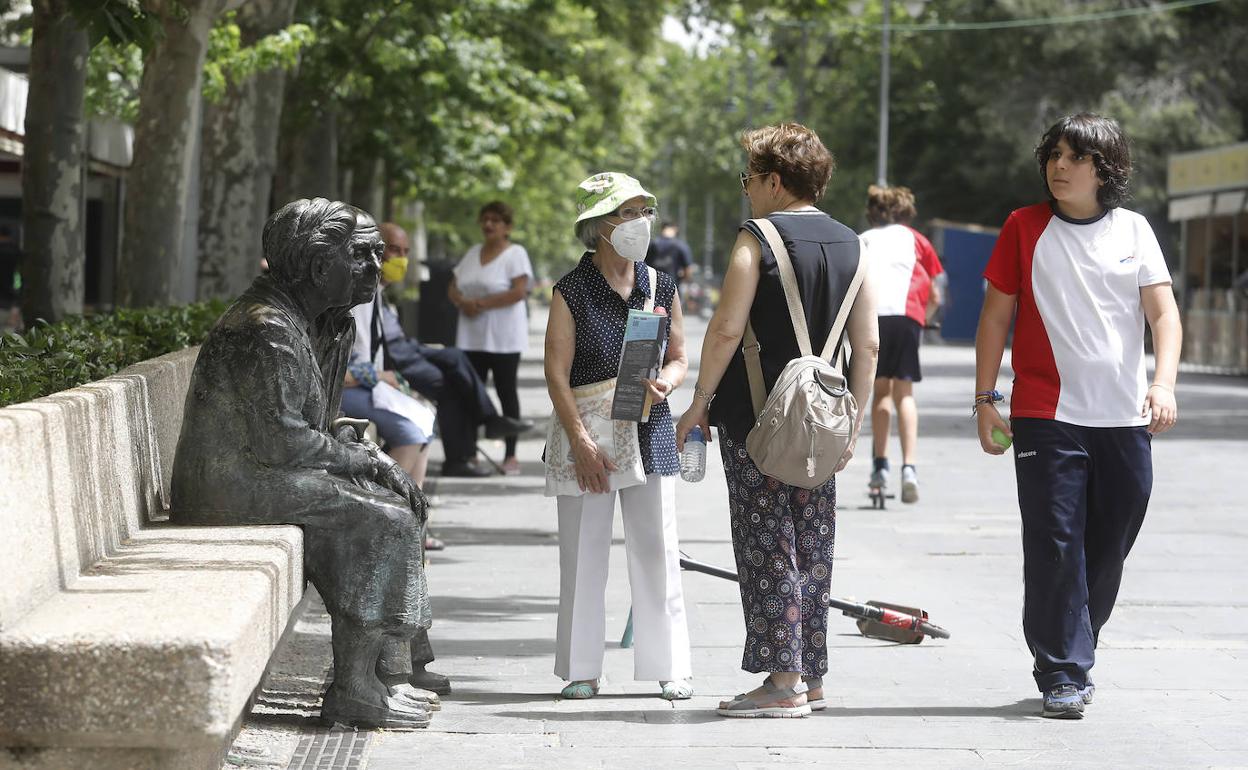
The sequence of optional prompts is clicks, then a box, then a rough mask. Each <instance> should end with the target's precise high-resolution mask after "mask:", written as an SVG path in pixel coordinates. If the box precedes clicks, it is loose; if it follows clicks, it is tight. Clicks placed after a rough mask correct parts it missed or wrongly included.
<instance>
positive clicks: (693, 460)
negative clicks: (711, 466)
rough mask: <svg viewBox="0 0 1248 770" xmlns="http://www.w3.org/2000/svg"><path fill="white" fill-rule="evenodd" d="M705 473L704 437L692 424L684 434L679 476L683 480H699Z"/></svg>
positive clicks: (698, 428)
mask: <svg viewBox="0 0 1248 770" xmlns="http://www.w3.org/2000/svg"><path fill="white" fill-rule="evenodd" d="M705 475H706V437H705V436H703V435H702V429H701V428H700V427H698V426H696V425H695V426H694V427H693V430H691V431H689V435H688V436H685V451H683V452H681V453H680V477H681V478H682V479H684V480H685V481H701V480H702V477H703V476H705Z"/></svg>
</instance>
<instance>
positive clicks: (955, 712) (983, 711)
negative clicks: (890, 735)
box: [811, 698, 1042, 721]
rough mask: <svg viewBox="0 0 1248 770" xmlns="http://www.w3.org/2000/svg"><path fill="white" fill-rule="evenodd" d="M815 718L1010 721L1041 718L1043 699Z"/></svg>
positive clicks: (844, 711) (857, 710)
mask: <svg viewBox="0 0 1248 770" xmlns="http://www.w3.org/2000/svg"><path fill="white" fill-rule="evenodd" d="M811 716H813V717H817V718H818V717H839V718H842V719H843V718H845V717H866V718H868V719H871V718H875V717H988V718H993V719H1006V720H1009V721H1018V720H1024V719H1026V720H1031V719H1041V718H1042V717H1041V716H1040V699H1039V698H1024V699H1022V700H1019V701H1015V702H1014V703H1004V704H1002V705H1000V706H876V707H870V706H868V707H853V708H831V707H829V708H828V709H826V710H824V711H818V712H815V713H814V714H812V715H811Z"/></svg>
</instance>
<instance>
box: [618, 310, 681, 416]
mask: <svg viewBox="0 0 1248 770" xmlns="http://www.w3.org/2000/svg"><path fill="white" fill-rule="evenodd" d="M667 324H668V317H667V316H666V315H660V314H658V313H647V312H645V311H642V310H630V311H628V323H627V325H626V326H625V327H624V348H623V350H621V351H620V370H619V375H618V376H617V378H616V381H615V399H614V400H613V401H612V402H611V419H613V420H629V421H631V422H647V421H649V419H650V405H651V397H650V392H649V391H648V390H647V389H646V383H645V382H643V380H647V379H649V380H653V379H654V378H655V377H658V376H659V369H660V368H662V366H663V353H664V351H665V350H666V348H667V344H666V339H667Z"/></svg>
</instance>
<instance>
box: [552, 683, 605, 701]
mask: <svg viewBox="0 0 1248 770" xmlns="http://www.w3.org/2000/svg"><path fill="white" fill-rule="evenodd" d="M597 694H598V680H596V679H590V680H587V681H580V682H568V684H567V686H566V687H564V688H563V689H562V690H560V691H559V697H560V698H563V699H564V700H589V699H590V698H592V697H594V696H595V695H597Z"/></svg>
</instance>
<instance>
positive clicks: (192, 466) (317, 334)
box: [170, 276, 430, 633]
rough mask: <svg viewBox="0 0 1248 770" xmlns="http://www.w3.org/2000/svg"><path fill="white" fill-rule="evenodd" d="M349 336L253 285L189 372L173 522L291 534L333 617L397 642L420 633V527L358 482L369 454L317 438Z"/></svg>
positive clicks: (396, 501)
mask: <svg viewBox="0 0 1248 770" xmlns="http://www.w3.org/2000/svg"><path fill="white" fill-rule="evenodd" d="M353 333H354V330H353V329H352V328H351V327H350V324H349V322H345V318H344V316H343V314H342V313H338V314H331V317H322V318H320V319H309V318H306V317H305V315H304V313H303V311H302V310H301V309H300V308H299V306H298V305H297V303H295V302H294V300H293V299H292V298H291V297H290V296H289V295H288V294H286V293H285V292H284V291H282V289H281V288H280V287H278V286H277V285H276V284H275V283H274V282H273V281H272V280H271V279H270V278H268V277H267V276H261V277H259V278H257V279H256V281H255V282H254V283H253V284H252V285H251V287H250V288H249V289H248V290H247V291H246V292H244V293H243V294H242V296H240V297H239V298H238V299H237V300H236V301H235V302H234V303H233V304H232V305H231V306H230V307H229V308H228V309H227V310H226V311H225V313H224V314H223V315H222V316H221V319H220V320H219V321H218V322H217V324H216V326H215V327H213V329H212V331H211V332H210V333H209V335H208V338H207V339H206V340H205V341H204V344H203V346H202V348H201V349H200V352H199V358H198V360H197V361H196V363H195V369H194V372H193V374H192V375H191V385H190V388H189V390H188V392H187V396H186V407H185V412H184V417H183V424H182V433H181V436H180V437H179V440H178V448H177V454H176V455H175V458H174V466H173V483H172V511H171V513H170V520H171V521H172V522H174V523H175V524H177V523H180V524H199V525H203V524H212V525H221V524H228V525H239V524H296V525H299V526H302V527H303V529H304V554H305V569H306V571H307V574H308V577H309V579H310V580H311V581H312V583H313V584H314V585H315V586H316V587H317V590H318V591H319V592H320V593H321V596H322V597H323V598H324V599H325V603H326V607H327V608H328V609H329V612H330V614H331V615H332V616H335V617H338V616H342V617H345V618H346V619H349V620H351V621H354V622H355V623H357V624H361V625H364V626H367V627H384V628H386V629H388V630H393V631H394V632H396V633H406V632H407V631H410V630H414V629H415V628H427V627H428V626H429V620H430V616H429V603H428V596H427V591H426V590H425V575H424V566H423V562H424V553H423V540H424V538H423V534H422V528H421V525H420V523H419V522H418V521H417V520H416V517H415V516H414V515H413V513H412V511H411V509H410V508H409V507H408V504H407V502H406V501H405V500H404V499H403V498H401V497H400V496H399V495H396V494H394V493H393V492H390V491H389V490H387V489H385V488H383V487H381V486H380V485H378V484H376V483H374V482H372V481H370V480H367V479H366V478H364V477H363V476H364V474H366V473H367V470H368V468H369V467H370V464H371V460H370V458H369V456H368V452H367V451H366V450H365V449H364V448H363V447H361V446H359V445H357V444H353V443H343V442H341V441H339V440H338V439H336V438H335V437H333V436H332V435H331V434H330V431H329V430H328V428H329V420H330V419H331V418H332V417H333V415H334V414H335V413H336V412H337V402H338V401H339V399H340V398H341V391H342V385H341V379H342V375H341V371H342V369H343V361H344V360H345V358H344V356H345V353H346V351H349V350H350V347H351V342H352V335H353ZM327 378H331V379H329V380H328V382H327V381H326V380H327Z"/></svg>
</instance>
